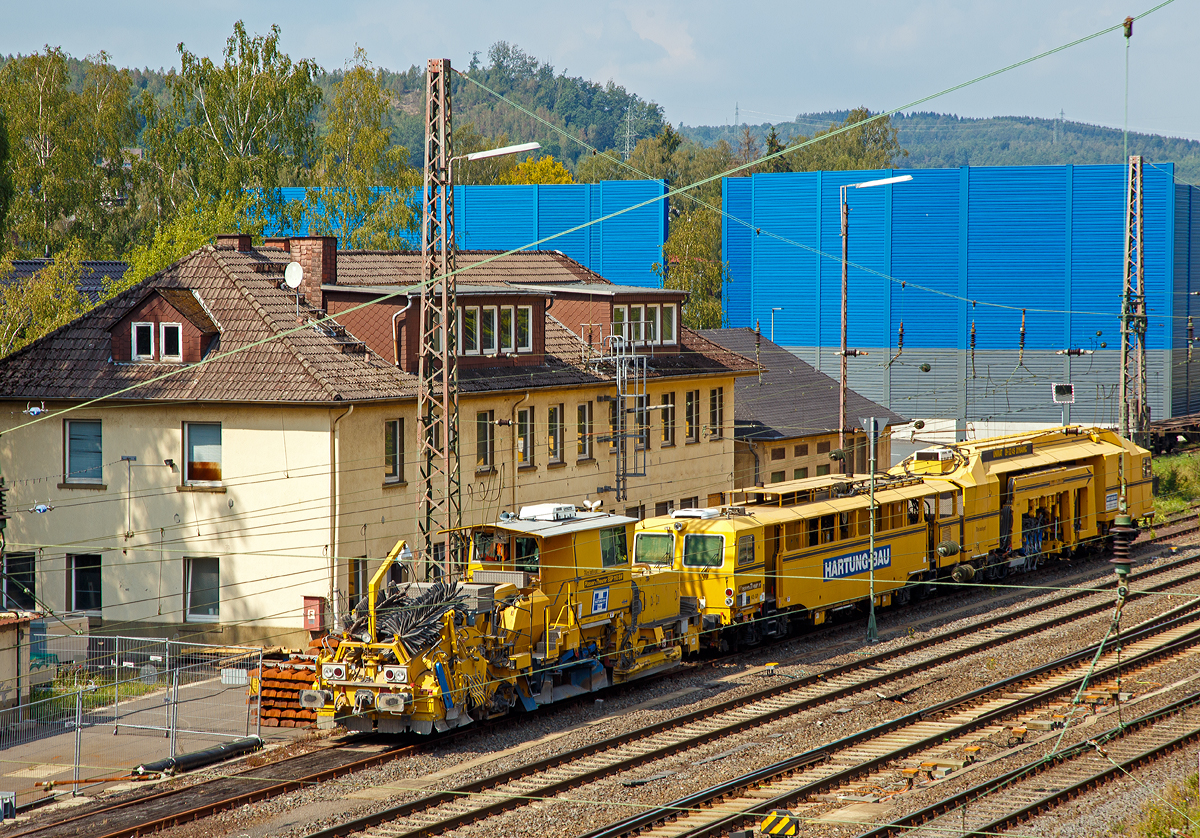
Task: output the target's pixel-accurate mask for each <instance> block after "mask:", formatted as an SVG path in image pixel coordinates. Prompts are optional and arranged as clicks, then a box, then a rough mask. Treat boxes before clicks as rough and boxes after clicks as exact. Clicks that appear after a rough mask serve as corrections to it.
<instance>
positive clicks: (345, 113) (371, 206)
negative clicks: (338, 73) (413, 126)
mask: <svg viewBox="0 0 1200 838" xmlns="http://www.w3.org/2000/svg"><path fill="white" fill-rule="evenodd" d="M387 109H388V100H387V97H386V96H385V95H384V93H383V90H382V88H381V87H380V75H379V73H377V72H375V71H372V69H371V65H370V62H369V61H367V54H366V52H365V51H364V50H362V49H361V48H359V49H356V50H355V53H354V62H353V65H352V66H351V67H349V68H348V69H347V71H346V73H345V74H344V75H343V76H342V80H341V81H340V82H339V83H338V85H337V86H336V87H335V88H334V94H333V102H332V104H331V106H330V108H329V113H328V115H327V117H326V120H325V128H326V134H325V136H324V138H323V139H322V143H321V146H322V154H321V159H320V161H319V163H318V165H317V168H316V170H315V171H314V172H313V177H312V179H313V182H314V183H315V184H316V185H317V186H318V187H319V189H317V190H313V191H311V192H310V198H309V200H308V201H307V206H306V210H307V215H308V217H309V218H310V219H311V220H312V226H313V228H314V229H315V231H316V232H317V233H318V234H320V235H335V236H337V237H338V239H339V240H340V241H341V242H342V243H343V246H344V247H349V248H358V249H363V248H373V249H380V250H401V249H404V248H406V247H407V246H408V244H407V240H406V239H405V238H404V236H403V235H402V233H403V232H404V231H408V232H415V231H416V230H417V229H418V222H417V214H416V212H415V211H414V209H413V207H412V206H411V204H410V202H409V200H408V198H409V195H410V194H411V190H413V189H416V188H419V186H420V176H419V175H418V174H417V172H416V171H414V170H413V169H412V167H410V166H409V165H408V149H406V148H404V147H403V146H393V145H391V137H390V133H389V132H388V131H387V130H385V129H384V127H383V119H384V114H385V113H386V112H387Z"/></svg>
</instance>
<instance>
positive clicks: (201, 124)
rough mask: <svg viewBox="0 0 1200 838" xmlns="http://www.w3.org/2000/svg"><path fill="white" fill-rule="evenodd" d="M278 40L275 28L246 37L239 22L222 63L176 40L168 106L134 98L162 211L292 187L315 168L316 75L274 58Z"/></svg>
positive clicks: (303, 64)
mask: <svg viewBox="0 0 1200 838" xmlns="http://www.w3.org/2000/svg"><path fill="white" fill-rule="evenodd" d="M279 33H280V29H279V27H278V26H272V27H271V31H270V33H269V34H268V35H265V36H264V35H255V36H254V37H250V36H249V35H247V34H246V27H245V25H244V24H243V23H242V22H241V21H240V20H239V21H238V22H237V23H235V24H234V27H233V34H232V35H230V36H229V38H228V40H227V41H226V43H225V50H224V60H223V62H222V63H221V64H215V63H214V62H213V61H212V60H211V59H209V58H207V57H200V56H196V55H194V54H193V53H191V52H189V51H188V50H187V49H186V48H185V47H184V45H183V44H182V43H181V44H179V47H178V49H179V56H180V69H179V72H178V73H172V74H171V75H169V76H167V78H166V85H167V91H168V100H167V103H166V104H165V105H162V106H160V105H159V104H158V102H157V101H156V100H155V99H154V97H152V96H150V95H149V94H143V95H142V96H141V97H139V99H138V109H139V111H140V112H141V115H142V117H143V118H144V119H145V121H146V128H145V130H144V131H143V134H142V141H143V145H144V146H145V149H146V157H147V162H148V163H149V164H150V166H151V167H152V170H153V172H154V174H155V181H156V189H155V198H156V200H157V202H158V204H159V206H160V207H162V208H163V212H164V213H166V212H167V210H168V208H170V207H174V206H177V205H178V204H180V203H181V202H182V201H184V200H186V199H191V200H219V199H220V197H221V196H222V195H224V194H226V193H228V192H233V191H240V190H243V189H251V190H260V191H261V192H264V193H270V192H271V191H272V190H274V189H276V188H277V187H279V186H282V185H286V184H288V183H292V182H294V181H296V180H297V179H298V178H299V176H300V171H301V169H302V168H303V167H304V166H306V165H307V164H308V163H309V162H310V161H311V159H312V157H313V152H314V148H315V133H314V128H313V123H312V122H311V121H310V118H309V117H310V116H311V114H312V112H313V110H314V108H316V106H317V105H318V104H319V103H320V101H321V91H320V89H319V88H318V87H317V85H316V83H315V82H314V80H313V78H314V75H315V74H316V72H317V70H318V68H317V65H316V64H315V63H314V62H312V61H311V60H308V59H303V60H300V61H297V62H294V63H293V61H292V59H291V58H289V57H288V55H287V54H286V53H283V52H280V50H279ZM267 197H270V196H269V195H268V196H267Z"/></svg>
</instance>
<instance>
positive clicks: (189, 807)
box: [4, 555, 1200, 838]
mask: <svg viewBox="0 0 1200 838" xmlns="http://www.w3.org/2000/svg"><path fill="white" fill-rule="evenodd" d="M1198 561H1200V555H1196V556H1185V557H1183V558H1181V559H1179V560H1177V561H1175V562H1171V563H1168V564H1166V565H1162V566H1160V567H1158V568H1153V569H1151V570H1149V571H1141V572H1139V573H1137V574H1135V575H1134V577H1133V580H1134V582H1135V583H1140V584H1143V585H1144V583H1145V581H1146V580H1148V579H1151V578H1156V577H1159V576H1161V575H1163V574H1171V573H1173V572H1175V571H1177V570H1181V569H1183V568H1185V567H1187V566H1188V565H1189V564H1191V563H1194V562H1198ZM1192 575H1193V576H1196V575H1200V571H1198V572H1197V573H1196V574H1192ZM1112 586H1113V583H1111V582H1105V583H1103V584H1101V585H1099V586H1096V587H1099V588H1111V587H1112ZM1085 596H1088V593H1087V592H1068V593H1065V594H1063V595H1061V596H1060V597H1059V599H1058V600H1057V601H1056V603H1055V605H1056V606H1057V605H1061V604H1065V603H1067V602H1072V601H1075V600H1078V599H1080V598H1082V597H1085ZM1101 607H1103V606H1101ZM1044 608H1045V606H1044V605H1035V606H1031V607H1028V608H1024V609H1021V610H1020V611H1018V612H1015V614H1009V615H1006V616H1004V617H991V618H986V619H983V620H979V621H975V622H972V623H971V624H970V625H969V626H966V627H964V628H961V629H959V630H958V631H957V632H956V633H955V634H954V635H953V637H955V638H958V637H963V636H965V635H968V634H970V633H972V632H978V631H986V630H989V629H994V628H995V627H996V626H998V625H1000V624H1001V623H1004V622H1008V621H1010V620H1012V619H1014V617H1016V618H1022V617H1027V616H1029V615H1031V614H1034V613H1037V612H1041V611H1043V610H1044ZM948 637H950V636H949V635H941V636H939V637H937V638H928V639H926V640H923V641H919V642H917V643H910V644H906V645H905V646H903V647H902V648H901V649H898V650H894V651H892V652H888V653H882V654H879V655H875V656H871V657H869V658H866V659H864V660H860V661H857V662H855V663H854V664H851V665H848V666H845V667H837V668H835V669H832V670H829V671H827V672H824V673H821V674H819V675H817V676H813V677H812V678H810V679H809V681H811V682H812V684H815V683H819V682H821V681H824V680H826V679H827V678H839V677H843V676H846V675H848V674H849V673H851V672H852V671H854V670H855V669H861V670H864V671H865V670H867V669H870V668H871V667H874V666H876V665H877V664H879V663H880V662H882V661H884V660H886V659H888V658H890V657H895V656H896V655H899V654H904V653H909V652H917V651H919V650H920V649H923V648H927V647H929V646H930V645H932V644H934V643H935V642H941V641H944V640H945V639H947V638H948ZM951 654H961V652H959V651H955V652H952V653H951ZM890 677H894V676H893V675H892V674H881V673H876V676H875V677H874V678H873V679H869V681H863V683H862V686H861V688H864V689H865V688H866V687H867V686H869V685H870V684H871V683H877V682H882V681H884V680H887V679H888V678H890ZM641 683H645V682H641ZM812 684H809V685H810V686H811V685H812ZM796 685H797V682H791V683H789V684H788V685H786V686H788V687H789V688H792V689H794V688H795V686H796ZM777 689H778V688H773V689H772V690H767V691H765V692H772V691H774V690H777ZM851 689H853V687H851ZM756 695H757V694H756ZM754 700H755V699H754V697H753V696H752V697H749V698H748V699H746V701H748V702H753V701H754ZM738 703H739V700H734V701H733V702H727V704H729V705H731V706H734V705H737V704H738ZM741 703H746V702H745V701H744V702H741ZM716 707H718V708H719V707H720V705H716ZM707 712H708V711H700V713H698V714H694V715H697V716H703V715H705V713H707ZM713 712H718V710H714V711H713ZM486 729H487V725H486V724H480V725H475V726H472V727H471V728H463V729H459V730H457V731H453V732H451V733H450V734H448V737H449V738H452V739H457V738H460V737H461V736H468V735H478V734H479V733H481V732H483V731H485V730H486ZM446 739H447V736H443V737H439V738H438V739H436V740H429V741H426V740H422V742H421V743H419V744H410V745H402V746H394V747H386V746H379V745H377V744H375V745H372V744H371V743H370V742H369V741H366V742H364V741H363V740H361V738H357V737H356V738H354V739H351V740H350V741H348V742H346V743H345V744H341V745H338V746H335V747H332V748H325V749H322V750H320V751H315V752H311V753H308V754H303V755H300V756H296V757H289V758H287V759H284V760H280V761H279V762H276V763H272V764H270V765H267V766H263V767H259V768H252V769H249V770H245V771H241V772H239V773H238V774H236V775H233V776H230V777H224V778H219V779H215V780H209V781H205V782H202V783H198V784H193V785H189V786H186V787H183V788H171V789H162V790H156V791H152V792H149V793H146V794H141V795H138V796H136V797H133V798H126V799H124V800H121V801H117V802H110V803H104V802H97V803H93V804H83V805H81V806H78V807H75V808H73V809H71V810H70V813H69V814H68V815H67V816H65V817H62V818H52V819H50V820H48V821H47V822H45V823H40V824H30V825H29V826H27V827H26V828H24V829H22V830H20V831H15V832H12V833H10V834H8V835H5V836H4V838H27V837H28V838H33V836H36V837H37V838H73V836H83V835H87V836H89V838H90V836H100V838H125V837H126V836H132V835H144V834H147V833H150V832H153V831H155V830H158V829H163V828H166V827H169V826H174V825H178V824H181V823H186V822H188V821H192V820H197V819H201V818H204V817H208V816H210V815H213V814H216V813H218V812H221V811H226V810H230V809H233V808H236V807H239V806H243V805H247V804H250V803H255V802H259V801H263V800H267V799H270V798H272V797H276V796H278V795H281V794H286V793H289V792H292V791H295V790H297V789H300V788H304V787H309V786H312V785H314V784H317V783H321V782H324V781H327V780H331V779H335V778H337V777H341V776H345V775H348V774H352V773H354V772H357V771H362V770H365V769H368V768H372V767H374V766H377V765H381V764H384V763H386V762H389V761H391V760H394V759H397V758H400V757H403V756H405V755H409V754H413V753H416V752H419V751H424V750H428V749H429V748H431V747H439V746H440V745H443V744H445V741H446ZM631 741H632V740H631ZM620 744H621V743H618V742H615V741H610V742H608V743H607V744H605V743H601V745H600V746H599V747H600V748H601V749H605V748H613V747H619V746H620ZM580 750H583V749H580ZM551 762H553V760H551ZM489 779H490V778H489ZM483 788H486V786H484V787H481V789H480V790H482V789H483ZM98 822H102V823H103V824H104V825H103V827H101V828H98V827H97V823H98Z"/></svg>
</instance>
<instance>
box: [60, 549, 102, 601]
mask: <svg viewBox="0 0 1200 838" xmlns="http://www.w3.org/2000/svg"><path fill="white" fill-rule="evenodd" d="M67 562H68V563H69V564H70V568H69V569H68V577H67V578H68V580H69V584H70V586H71V589H70V591H69V592H68V593H69V596H68V597H67V599H68V600H69V601H70V603H71V610H72V611H91V612H93V613H96V614H99V613H100V612H101V611H102V609H103V602H102V600H101V597H100V557H99V556H98V555H95V554H85V555H81V556H67Z"/></svg>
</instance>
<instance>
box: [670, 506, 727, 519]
mask: <svg viewBox="0 0 1200 838" xmlns="http://www.w3.org/2000/svg"><path fill="white" fill-rule="evenodd" d="M671 517H672V518H720V517H721V510H719V509H713V508H712V507H707V508H704V509H676V510H675V511H673V512H672V513H671Z"/></svg>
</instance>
